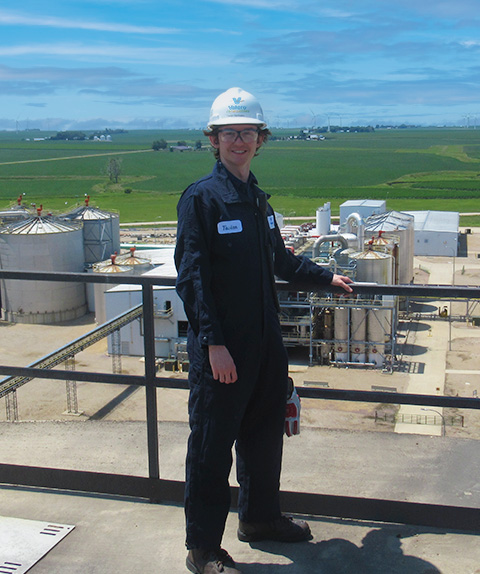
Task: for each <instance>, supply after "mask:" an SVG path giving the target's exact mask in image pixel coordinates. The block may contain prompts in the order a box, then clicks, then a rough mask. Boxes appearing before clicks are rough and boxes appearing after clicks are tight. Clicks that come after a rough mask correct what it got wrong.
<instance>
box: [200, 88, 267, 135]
mask: <svg viewBox="0 0 480 574" xmlns="http://www.w3.org/2000/svg"><path fill="white" fill-rule="evenodd" d="M232 102H233V103H232ZM228 124H254V125H257V126H259V128H260V129H263V128H266V127H267V123H266V122H265V121H264V119H263V110H262V107H261V106H260V103H259V101H258V100H257V98H256V97H255V96H253V95H252V94H250V93H249V92H246V91H245V90H242V89H241V88H230V89H229V90H227V91H226V92H223V93H222V94H220V95H219V96H218V97H217V98H216V99H215V101H214V102H213V104H212V108H211V110H210V119H209V122H208V130H209V131H211V130H212V129H213V128H214V127H216V126H225V125H228Z"/></svg>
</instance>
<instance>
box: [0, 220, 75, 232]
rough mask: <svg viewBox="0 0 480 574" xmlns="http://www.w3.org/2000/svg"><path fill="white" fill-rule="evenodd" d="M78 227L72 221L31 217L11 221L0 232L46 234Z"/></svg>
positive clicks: (73, 229)
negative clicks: (15, 221) (65, 221)
mask: <svg viewBox="0 0 480 574" xmlns="http://www.w3.org/2000/svg"><path fill="white" fill-rule="evenodd" d="M77 229H79V227H78V225H75V224H74V223H64V222H62V221H59V220H58V219H56V218H53V217H41V216H39V217H31V218H30V219H27V220H25V221H20V222H17V223H12V224H11V225H8V226H7V227H4V228H3V229H2V230H1V231H0V232H1V233H4V234H9V235H47V234H50V233H67V232H70V231H76V230H77Z"/></svg>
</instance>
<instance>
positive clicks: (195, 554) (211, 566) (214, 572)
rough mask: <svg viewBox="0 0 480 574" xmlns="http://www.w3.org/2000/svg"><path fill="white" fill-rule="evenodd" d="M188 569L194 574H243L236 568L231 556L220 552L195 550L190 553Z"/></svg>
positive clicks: (219, 550) (224, 551)
mask: <svg viewBox="0 0 480 574" xmlns="http://www.w3.org/2000/svg"><path fill="white" fill-rule="evenodd" d="M187 568H188V569H189V570H190V572H193V573H194V574H220V573H223V574H242V573H241V572H240V570H237V569H236V568H235V562H234V561H233V559H232V557H231V556H230V554H229V553H228V552H227V551H226V550H223V548H219V549H218V550H202V549H201V548H194V549H193V550H189V551H188V556H187Z"/></svg>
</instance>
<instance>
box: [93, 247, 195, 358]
mask: <svg viewBox="0 0 480 574" xmlns="http://www.w3.org/2000/svg"><path fill="white" fill-rule="evenodd" d="M174 250H175V248H174V247H162V248H160V249H146V250H142V251H141V255H142V259H148V260H150V261H151V263H152V265H153V268H152V269H150V270H149V271H146V272H145V273H142V275H144V276H147V277H167V278H175V277H176V276H177V272H176V269H175V264H174V260H173V254H174ZM104 298H105V320H107V321H108V320H110V319H113V318H115V317H117V316H118V315H120V314H122V313H124V312H126V311H128V310H129V309H131V308H132V307H135V306H136V305H139V304H140V303H141V302H142V287H141V286H140V285H121V284H120V285H116V286H115V287H112V288H110V289H108V290H107V291H105V293H104ZM153 301H154V317H155V321H154V328H155V355H156V356H157V357H162V358H168V357H170V356H172V355H174V356H177V354H178V348H179V345H181V346H183V345H184V344H185V338H186V336H187V317H186V315H185V311H184V308H183V303H182V301H181V300H180V297H179V296H178V295H177V293H176V291H175V287H160V286H159V287H154V288H153ZM108 345H109V352H110V353H111V352H112V340H111V338H109V343H108ZM120 349H121V354H123V355H137V356H143V354H144V346H143V331H142V322H141V321H140V320H137V321H133V322H132V323H129V324H128V325H125V326H124V327H122V328H121V329H120Z"/></svg>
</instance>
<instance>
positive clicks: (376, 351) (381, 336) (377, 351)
mask: <svg viewBox="0 0 480 574" xmlns="http://www.w3.org/2000/svg"><path fill="white" fill-rule="evenodd" d="M391 322H392V311H391V309H370V310H369V312H368V327H367V337H368V360H369V361H370V362H371V363H375V364H376V365H377V366H381V365H383V364H384V362H385V343H386V342H387V341H388V340H389V339H390V328H391Z"/></svg>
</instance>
